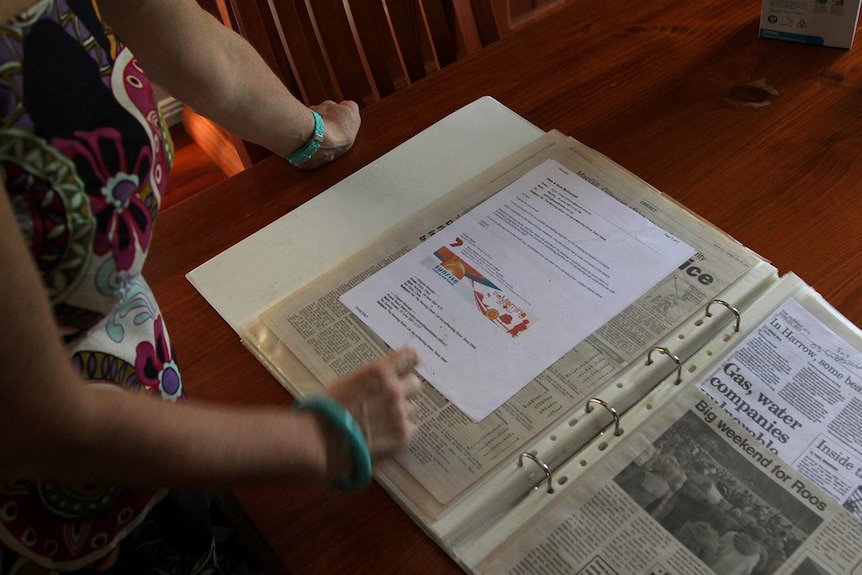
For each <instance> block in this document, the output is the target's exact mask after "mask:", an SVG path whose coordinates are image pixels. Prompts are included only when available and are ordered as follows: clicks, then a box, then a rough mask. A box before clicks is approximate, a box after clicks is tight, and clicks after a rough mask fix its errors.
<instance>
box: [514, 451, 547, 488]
mask: <svg viewBox="0 0 862 575" xmlns="http://www.w3.org/2000/svg"><path fill="white" fill-rule="evenodd" d="M525 457H526V458H527V459H532V460H533V462H534V463H535V464H536V465H538V466H539V467H541V468H542V471H544V472H545V477H547V478H548V493H553V492H554V476H553V474H552V473H551V468H550V467H548V466H547V465H546V464H545V462H544V461H542V460H541V459H539V458H538V457H536V456H535V455H533V454H532V453H530V452H529V451H525V452H524V453H522V454H521V455H519V456H518V467H523V466H524V458H525Z"/></svg>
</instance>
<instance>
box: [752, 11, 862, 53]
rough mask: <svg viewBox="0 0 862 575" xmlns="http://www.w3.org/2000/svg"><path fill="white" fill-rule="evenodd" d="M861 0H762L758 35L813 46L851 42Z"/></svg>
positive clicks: (846, 46) (838, 46) (841, 45)
mask: <svg viewBox="0 0 862 575" xmlns="http://www.w3.org/2000/svg"><path fill="white" fill-rule="evenodd" d="M860 2H862V0H763V8H762V10H761V12H760V34H759V35H760V37H761V38H776V39H778V40H788V41H791V42H802V43H805V44H814V45H817V46H834V47H837V48H849V47H850V46H852V45H853V36H854V35H855V33H856V21H857V20H858V19H859V5H860Z"/></svg>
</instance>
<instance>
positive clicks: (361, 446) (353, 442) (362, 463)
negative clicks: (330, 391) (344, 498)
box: [294, 395, 371, 490]
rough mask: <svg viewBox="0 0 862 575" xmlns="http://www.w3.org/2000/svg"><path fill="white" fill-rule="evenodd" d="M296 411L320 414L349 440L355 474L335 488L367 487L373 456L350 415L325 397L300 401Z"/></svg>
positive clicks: (318, 396)
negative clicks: (309, 411)
mask: <svg viewBox="0 0 862 575" xmlns="http://www.w3.org/2000/svg"><path fill="white" fill-rule="evenodd" d="M294 409H295V410H297V411H302V410H306V409H308V410H311V411H314V412H315V413H318V414H319V415H320V416H321V417H323V418H324V419H325V420H326V421H328V422H329V423H331V424H332V425H334V426H335V427H336V428H338V431H340V432H341V433H342V434H344V437H345V438H347V443H348V445H350V453H351V455H352V456H353V473H352V474H351V475H347V476H344V477H342V478H340V479H338V480H337V481H336V482H335V486H336V487H337V488H338V489H343V490H353V489H361V488H363V487H367V486H368V485H369V484H370V483H371V454H370V453H368V445H367V444H366V443H365V436H364V435H363V434H362V429H360V428H359V424H358V423H356V420H355V419H353V417H352V416H351V415H350V413H348V411H347V410H346V409H344V408H343V407H341V405H340V404H338V403H337V402H336V401H335V400H334V399H332V398H329V397H326V396H323V395H315V396H311V397H306V398H303V399H300V400H299V401H297V402H296V404H294Z"/></svg>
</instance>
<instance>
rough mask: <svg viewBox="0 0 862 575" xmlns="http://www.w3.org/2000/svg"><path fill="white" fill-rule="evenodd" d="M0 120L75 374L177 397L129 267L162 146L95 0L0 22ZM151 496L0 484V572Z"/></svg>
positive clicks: (70, 553) (140, 77)
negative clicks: (12, 561) (11, 559)
mask: <svg viewBox="0 0 862 575" xmlns="http://www.w3.org/2000/svg"><path fill="white" fill-rule="evenodd" d="M0 122H2V123H0V176H2V177H3V178H4V181H5V184H6V188H7V191H8V195H9V198H10V200H11V203H12V206H13V209H14V211H15V214H16V217H17V220H18V222H19V224H20V227H21V231H22V232H23V234H24V237H25V239H26V241H27V242H28V243H29V245H30V249H31V251H32V254H33V257H34V259H35V261H36V263H37V266H38V268H39V270H40V272H41V275H42V279H43V282H44V284H45V288H46V289H47V291H48V294H49V296H50V299H51V303H52V305H53V307H54V312H55V315H56V318H57V321H58V323H59V324H60V326H61V327H62V330H63V337H64V343H65V345H66V347H67V349H68V352H69V356H70V358H71V360H72V362H73V364H74V366H75V368H76V369H77V370H78V371H79V372H80V374H81V377H82V379H84V380H85V381H87V382H89V383H90V384H92V385H111V386H119V387H120V388H123V389H124V390H126V391H127V392H131V393H147V394H156V395H159V396H161V397H162V398H164V399H165V400H168V401H177V400H180V399H182V398H183V386H182V380H181V378H180V373H179V369H178V367H177V363H176V360H175V358H174V355H173V351H172V349H171V345H170V339H169V338H168V334H167V332H166V331H165V329H164V324H163V321H162V317H161V314H160V312H159V308H158V306H157V305H156V301H155V299H154V298H153V294H152V292H151V291H150V288H149V287H148V286H147V284H146V282H145V281H144V279H143V278H142V277H141V275H140V272H141V268H142V266H143V263H144V259H145V256H146V254H147V250H148V248H149V245H150V239H151V236H152V230H153V221H154V220H155V217H156V212H157V211H158V208H159V201H160V198H161V196H162V194H163V193H164V191H165V185H166V180H167V176H168V171H169V169H170V165H171V161H172V155H173V150H172V146H171V142H170V137H169V135H168V132H167V129H166V127H165V124H164V122H163V119H162V117H161V115H160V112H159V110H158V106H157V104H156V101H155V98H154V96H153V91H152V89H151V87H150V84H149V83H148V81H147V79H146V76H145V75H144V73H143V71H142V70H141V69H140V67H139V66H138V64H137V62H136V61H135V58H134V57H133V56H132V54H131V53H130V52H129V50H128V49H126V48H125V47H124V46H123V45H122V44H121V43H120V42H119V41H118V40H117V38H116V37H114V35H113V34H111V32H110V31H109V30H106V29H105V28H104V26H103V25H102V24H101V22H100V19H99V14H98V7H97V6H96V4H95V0H41V1H39V2H36V3H35V5H34V6H33V7H32V8H30V9H29V10H27V11H26V12H25V13H23V14H20V15H19V16H18V17H17V18H15V19H13V20H12V21H9V22H6V23H3V24H0ZM46 401H50V398H46ZM142 465H146V462H142ZM158 497H159V494H157V493H152V492H145V493H142V492H135V491H128V490H121V489H118V488H115V487H110V486H107V487H106V486H94V485H87V486H74V487H72V486H58V485H48V484H35V483H31V482H26V481H18V482H12V483H5V484H3V483H0V543H2V545H3V547H5V550H0V562H2V561H3V557H4V555H3V554H2V551H5V553H6V554H5V557H7V564H6V565H0V573H7V572H15V571H16V567H15V565H9V564H8V557H10V556H20V557H21V558H26V559H29V560H30V561H32V562H33V563H36V564H38V565H41V566H42V567H45V568H48V569H57V570H61V571H63V570H73V569H79V568H82V567H84V566H86V565H88V564H90V563H91V562H93V561H96V560H99V559H102V558H104V557H106V556H108V555H109V554H110V553H111V550H112V549H113V548H114V547H115V545H116V543H117V542H118V541H119V540H120V539H122V538H123V537H124V536H125V535H126V534H128V533H129V532H130V531H131V530H132V529H134V528H135V527H136V526H137V525H139V524H140V523H141V522H142V521H143V518H144V517H145V515H146V513H147V511H148V510H149V509H150V508H151V507H152V506H153V505H154V504H155V502H156V501H157V500H158ZM10 550H11V551H12V553H11V554H10V553H9V551H10ZM16 560H18V559H16ZM24 571H26V572H28V573H29V572H30V571H28V570H27V569H24ZM24 571H22V572H24Z"/></svg>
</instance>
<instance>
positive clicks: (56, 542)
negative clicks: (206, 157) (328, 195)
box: [0, 0, 419, 574]
mask: <svg viewBox="0 0 862 575" xmlns="http://www.w3.org/2000/svg"><path fill="white" fill-rule="evenodd" d="M0 11H2V13H0V16H2V18H0V22H2V23H3V24H2V25H0V32H2V38H3V45H2V47H0V64H2V68H0V69H2V74H0V115H2V119H3V124H2V127H0V167H2V178H0V187H2V188H3V190H2V192H0V270H2V274H0V294H2V297H0V317H2V318H3V326H2V330H0V393H2V396H3V400H2V401H0V543H2V546H0V574H5V573H11V572H22V573H23V572H26V573H31V572H32V573H37V572H40V571H39V569H41V570H42V571H41V572H53V571H75V570H84V571H85V572H86V570H88V569H96V568H98V569H100V570H102V571H101V572H104V569H108V568H110V567H111V566H113V567H114V569H115V570H116V569H120V565H122V561H123V560H124V559H123V558H124V557H126V558H127V557H128V554H127V553H126V549H127V548H128V545H127V544H124V543H123V541H124V540H128V539H129V535H130V534H135V533H136V532H137V531H139V530H140V525H141V524H142V523H143V521H144V519H145V518H146V516H147V514H148V513H150V512H151V510H153V509H154V508H156V509H159V508H160V507H163V506H164V503H162V504H159V501H161V500H162V497H163V495H164V491H163V490H161V489H160V488H161V487H163V486H171V487H175V486H181V487H213V486H218V485H227V484H230V483H232V482H238V481H243V482H248V481H252V480H268V479H285V480H288V479H293V480H323V479H326V480H330V481H334V482H337V483H338V484H340V485H342V486H347V487H351V486H358V485H362V484H365V483H367V481H368V480H369V478H370V459H374V458H379V457H384V456H386V455H388V454H391V453H392V452H394V451H395V450H397V449H400V448H401V447H403V446H404V445H405V444H406V443H407V441H408V440H409V438H410V435H411V433H412V430H413V426H412V423H411V421H410V418H411V415H412V411H411V410H412V406H411V404H410V402H409V399H410V397H411V396H412V395H414V394H416V393H417V392H418V389H419V382H418V379H417V377H416V376H415V374H414V371H413V368H414V367H415V365H416V363H417V362H418V361H419V358H418V356H417V354H416V352H415V351H413V350H411V349H402V350H397V351H395V352H393V353H392V354H390V355H389V356H388V357H386V358H384V359H382V360H380V361H378V362H375V363H373V364H370V365H368V366H366V367H365V368H363V369H362V370H360V371H359V372H357V373H355V374H354V375H352V376H350V377H348V378H345V379H343V380H339V381H336V382H334V383H332V384H331V385H330V387H329V388H328V394H327V395H326V396H323V397H320V398H315V399H313V400H310V401H307V402H304V403H303V402H300V404H301V405H300V406H301V409H297V410H286V409H282V408H254V409H252V408H236V407H228V406H217V405H202V404H194V403H191V404H185V403H184V402H183V401H182V399H183V398H184V393H183V387H182V378H181V377H180V372H179V368H178V366H177V362H176V359H175V357H174V353H173V349H172V348H171V346H170V339H169V337H168V333H167V331H166V329H165V324H164V322H163V319H162V317H161V314H160V313H159V309H158V306H157V304H156V302H155V301H154V299H153V297H152V293H151V291H150V289H149V287H148V286H147V284H146V282H145V281H144V279H143V278H142V277H141V276H140V270H141V268H142V265H143V261H144V258H145V256H146V253H147V248H148V247H149V242H150V237H151V233H152V229H153V220H154V218H155V215H156V212H157V210H158V203H159V200H160V198H161V195H162V193H163V192H164V190H165V185H166V179H167V175H168V171H169V168H170V163H171V157H172V149H171V144H170V138H169V136H168V133H167V131H166V129H165V127H164V125H163V123H162V119H161V116H160V114H159V112H158V110H157V106H156V105H155V103H154V98H153V94H152V90H151V89H150V86H149V82H148V80H147V77H148V76H149V77H150V78H152V79H153V81H154V82H156V83H158V84H159V85H161V86H162V87H164V88H165V89H166V90H168V92H170V93H171V94H172V95H174V96H175V97H177V98H178V99H180V100H182V101H183V102H185V103H187V104H189V105H191V106H192V107H194V109H195V110H196V111H198V112H200V113H202V114H204V115H206V116H209V117H211V118H213V119H214V120H216V121H218V122H220V123H221V124H222V125H223V126H225V127H226V128H227V129H229V130H231V131H233V132H234V133H236V134H238V135H239V136H241V137H243V138H245V139H248V140H252V141H255V142H257V143H259V144H262V145H264V146H267V147H269V148H270V149H272V150H273V151H274V152H276V153H279V154H282V155H285V156H286V157H287V158H288V159H289V160H290V161H291V163H294V164H296V165H298V166H299V167H302V168H315V167H318V166H320V165H322V164H325V163H326V162H329V161H331V160H333V159H335V158H337V157H338V156H340V155H341V154H343V153H345V152H346V151H347V150H349V149H350V147H351V146H352V144H353V141H354V139H355V137H356V133H357V131H358V129H359V123H360V120H359V112H358V107H357V106H356V104H355V103H353V102H342V103H341V104H336V103H335V102H324V103H322V104H320V105H318V106H314V107H313V108H312V110H313V112H312V111H311V110H309V109H308V108H306V107H305V106H303V105H302V104H301V103H300V102H298V101H297V100H296V99H295V98H294V97H293V96H291V94H290V93H289V92H288V91H287V90H286V89H285V88H284V86H283V85H282V84H281V83H280V82H279V81H278V79H277V78H276V77H275V76H274V75H273V74H272V73H271V71H270V70H269V69H268V68H267V66H266V65H265V63H264V62H263V61H262V60H261V58H260V57H259V56H258V55H257V54H256V53H255V52H254V50H253V49H252V48H251V47H250V46H249V45H248V44H247V43H246V42H245V41H244V40H243V39H242V38H241V37H239V36H238V35H236V34H234V33H233V32H231V31H230V30H228V29H227V28H225V27H224V26H222V25H221V24H220V23H219V22H217V21H216V20H215V19H214V18H212V17H211V16H210V15H209V14H207V13H206V12H204V11H203V10H201V9H200V8H199V7H198V5H197V4H196V3H195V2H194V1H193V0H101V1H100V2H98V5H97V4H96V2H95V0H41V1H38V2H35V3H34V2H33V0H12V1H6V2H4V3H3V4H2V5H0ZM103 22H104V23H106V24H107V25H108V26H109V27H110V28H106V27H105V26H104V25H103ZM126 46H130V47H131V51H130V50H129V49H128V48H127V47H126ZM133 53H134V56H132V54H133ZM144 70H146V75H145V74H144ZM321 131H322V132H323V136H322V139H321V138H320V132H321ZM118 391H120V392H118ZM369 450H370V451H369ZM174 517H175V518H178V519H183V514H182V513H179V514H175V515H174ZM118 558H119V559H118ZM118 561H120V563H118ZM210 563H211V560H210ZM206 564H207V562H206V560H205V561H203V562H201V563H200V564H199V565H197V566H195V567H194V569H204V568H205V565H206ZM186 567H189V566H186ZM128 568H129V567H128V565H125V566H123V567H122V570H121V571H119V572H127V571H126V569H128Z"/></svg>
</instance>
